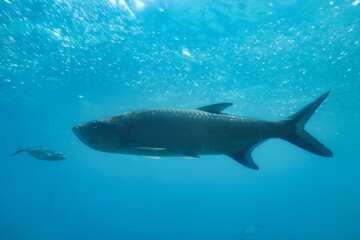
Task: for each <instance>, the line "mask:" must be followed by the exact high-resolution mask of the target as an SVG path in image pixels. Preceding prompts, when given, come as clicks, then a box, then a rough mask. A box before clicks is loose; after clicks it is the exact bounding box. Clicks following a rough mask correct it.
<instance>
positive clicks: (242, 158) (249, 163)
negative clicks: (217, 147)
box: [227, 148, 259, 170]
mask: <svg viewBox="0 0 360 240" xmlns="http://www.w3.org/2000/svg"><path fill="white" fill-rule="evenodd" d="M252 150H253V148H247V149H242V150H240V151H237V152H235V153H229V154H227V155H228V156H229V157H231V158H232V159H234V160H235V161H237V162H238V163H240V164H242V165H244V166H246V167H248V168H251V169H254V170H259V167H258V166H257V165H256V163H255V162H254V160H253V159H252V157H251V152H252Z"/></svg>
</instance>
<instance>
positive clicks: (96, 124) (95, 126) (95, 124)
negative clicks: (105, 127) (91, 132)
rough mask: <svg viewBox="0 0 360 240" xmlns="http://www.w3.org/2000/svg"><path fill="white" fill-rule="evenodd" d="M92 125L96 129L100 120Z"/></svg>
mask: <svg viewBox="0 0 360 240" xmlns="http://www.w3.org/2000/svg"><path fill="white" fill-rule="evenodd" d="M90 126H91V128H93V129H96V128H98V127H99V124H98V122H93V123H92V124H91V125H90Z"/></svg>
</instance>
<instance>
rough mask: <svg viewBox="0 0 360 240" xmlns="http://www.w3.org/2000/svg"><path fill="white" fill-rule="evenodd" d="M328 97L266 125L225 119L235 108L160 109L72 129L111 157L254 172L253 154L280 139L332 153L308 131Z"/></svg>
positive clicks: (323, 153) (112, 117) (313, 150)
mask: <svg viewBox="0 0 360 240" xmlns="http://www.w3.org/2000/svg"><path fill="white" fill-rule="evenodd" d="M328 95H329V92H326V93H325V94H323V95H321V96H320V97H319V98H317V99H316V100H314V101H313V102H311V103H310V104H308V105H307V106H305V107H304V108H303V109H301V110H300V111H298V112H297V113H295V114H293V115H291V116H289V117H287V118H285V119H283V120H281V121H265V120H257V119H253V118H246V117H239V116H233V115H228V114H224V113H222V111H223V110H224V109H226V108H227V107H229V106H231V105H232V103H218V104H214V105H209V106H204V107H200V108H198V109H191V110H186V109H174V108H158V109H144V110H139V111H134V112H127V113H122V114H118V115H114V116H110V117H107V118H104V119H100V120H96V121H90V122H86V123H82V124H79V125H77V126H75V127H73V129H72V130H73V132H74V133H75V134H76V136H77V137H78V138H79V139H80V140H81V141H82V142H83V143H84V144H86V145H87V146H89V147H90V148H93V149H95V150H98V151H104V152H110V153H123V154H136V155H143V156H152V157H158V156H189V157H199V155H216V154H225V155H227V156H229V157H231V158H233V159H234V160H236V161H237V162H239V163H241V164H243V165H245V166H246V167H249V168H252V169H259V168H258V166H257V165H256V164H255V162H254V161H253V159H252V157H251V153H252V151H253V149H254V148H255V147H257V146H258V145H259V144H260V143H262V142H264V141H265V140H267V139H270V138H281V139H284V140H287V141H289V142H291V143H293V144H295V145H296V146H298V147H300V148H303V149H305V150H307V151H309V152H311V153H314V154H317V155H320V156H324V157H332V156H333V153H332V152H331V151H330V150H329V149H328V148H326V147H325V146H324V145H323V144H321V143H320V142H319V141H318V140H316V139H315V138H314V137H313V136H311V135H310V134H309V133H308V132H306V131H305V130H304V125H305V123H306V122H307V121H308V120H309V118H310V117H311V115H312V114H313V113H314V111H315V110H316V109H317V108H318V107H319V106H320V104H321V103H322V102H323V101H324V100H325V98H326V97H327V96H328Z"/></svg>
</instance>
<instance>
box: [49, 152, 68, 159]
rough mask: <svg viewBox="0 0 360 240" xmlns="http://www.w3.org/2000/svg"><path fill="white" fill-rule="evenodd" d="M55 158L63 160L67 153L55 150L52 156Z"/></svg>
mask: <svg viewBox="0 0 360 240" xmlns="http://www.w3.org/2000/svg"><path fill="white" fill-rule="evenodd" d="M51 157H52V158H53V159H54V160H63V159H65V158H66V155H65V154H63V153H62V152H54V153H53V154H52V156H51Z"/></svg>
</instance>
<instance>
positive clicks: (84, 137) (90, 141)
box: [72, 117, 129, 152]
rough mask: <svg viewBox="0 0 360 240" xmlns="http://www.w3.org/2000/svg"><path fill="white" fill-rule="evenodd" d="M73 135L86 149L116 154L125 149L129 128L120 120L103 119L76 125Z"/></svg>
mask: <svg viewBox="0 0 360 240" xmlns="http://www.w3.org/2000/svg"><path fill="white" fill-rule="evenodd" d="M72 130H73V132H74V134H75V135H76V136H77V137H78V138H79V139H80V140H81V141H82V142H83V143H84V144H85V145H87V146H88V147H90V148H92V149H95V150H98V151H104V152H117V151H118V150H119V149H121V148H123V147H125V145H126V139H127V136H128V132H129V126H128V124H126V122H125V121H121V118H120V119H119V117H118V118H116V119H114V118H112V117H110V118H104V119H100V120H95V121H90V122H86V123H81V124H78V125H77V126H75V127H73V128H72Z"/></svg>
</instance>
